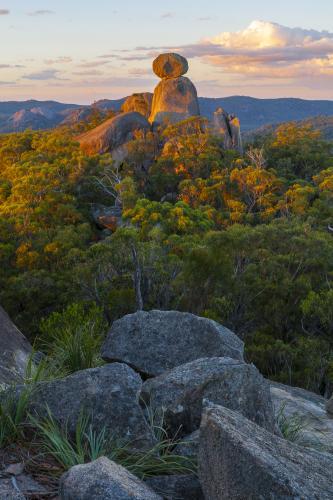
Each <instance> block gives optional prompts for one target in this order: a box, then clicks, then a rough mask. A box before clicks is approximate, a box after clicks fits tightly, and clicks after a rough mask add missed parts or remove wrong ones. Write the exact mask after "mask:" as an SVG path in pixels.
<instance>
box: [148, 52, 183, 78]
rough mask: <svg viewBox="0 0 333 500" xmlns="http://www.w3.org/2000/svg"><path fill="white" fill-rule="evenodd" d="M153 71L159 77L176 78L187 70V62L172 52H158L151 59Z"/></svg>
mask: <svg viewBox="0 0 333 500" xmlns="http://www.w3.org/2000/svg"><path fill="white" fill-rule="evenodd" d="M153 71H154V73H155V75H157V76H159V77H160V78H178V77H179V76H183V75H185V73H187V72H188V62H187V60H186V59H185V57H183V56H181V55H179V54H175V53H173V52H170V53H167V54H160V55H159V56H158V57H156V59H155V60H154V61H153Z"/></svg>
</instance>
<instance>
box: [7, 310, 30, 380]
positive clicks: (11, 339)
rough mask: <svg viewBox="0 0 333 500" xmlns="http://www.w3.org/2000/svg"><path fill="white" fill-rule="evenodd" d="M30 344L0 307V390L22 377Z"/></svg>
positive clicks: (27, 359) (28, 355)
mask: <svg viewBox="0 0 333 500" xmlns="http://www.w3.org/2000/svg"><path fill="white" fill-rule="evenodd" d="M31 351H32V348H31V345H30V344H29V342H28V341H27V339H26V338H25V337H24V335H22V333H21V332H20V331H19V330H18V329H17V328H16V326H15V325H14V323H13V322H12V321H11V320H10V318H9V316H8V314H7V313H6V312H5V311H4V310H3V309H2V307H0V390H1V389H2V388H5V387H6V386H8V385H9V384H11V383H16V382H20V381H22V379H23V376H24V373H25V370H26V367H27V363H28V361H29V357H30V355H31Z"/></svg>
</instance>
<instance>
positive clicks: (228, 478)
mask: <svg viewBox="0 0 333 500" xmlns="http://www.w3.org/2000/svg"><path fill="white" fill-rule="evenodd" d="M332 475H333V457H332V456H331V455H329V454H328V453H320V452H317V451H314V450H308V449H306V448H302V447H300V446H297V445H295V444H293V443H290V442H289V441H286V440H284V439H282V438H280V437H277V436H276V435H274V434H271V433H270V432H268V431H267V430H265V429H263V428H262V427H259V426H258V425H256V424H254V423H253V422H250V421H249V420H247V419H246V418H245V417H243V416H242V415H241V414H240V413H238V412H235V411H232V410H229V409H227V408H224V407H222V406H217V405H212V406H210V407H208V408H206V409H205V411H204V412H203V416H202V421H201V426H200V451H199V479H200V482H201V486H202V489H203V492H204V495H205V499H206V500H217V499H219V500H224V499H226V500H242V499H276V500H282V499H287V498H294V499H302V500H314V499H317V500H329V499H332V498H333V482H332Z"/></svg>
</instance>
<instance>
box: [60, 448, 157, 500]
mask: <svg viewBox="0 0 333 500" xmlns="http://www.w3.org/2000/svg"><path fill="white" fill-rule="evenodd" d="M59 496H60V499H61V500H162V497H161V496H159V495H158V494H157V493H155V492H154V491H153V490H152V489H151V488H150V487H149V486H147V485H146V484H145V483H143V482H142V481H140V480H139V479H138V478H137V477H135V476H133V474H131V473H130V472H129V471H128V470H126V469H125V468H124V467H122V466H121V465H118V464H116V463H114V462H112V461H111V460H109V459H108V458H106V457H101V458H99V459H97V460H95V461H94V462H91V463H89V464H84V465H76V466H74V467H72V468H71V469H69V471H68V472H66V473H65V474H64V475H63V476H62V477H61V479H60V487H59Z"/></svg>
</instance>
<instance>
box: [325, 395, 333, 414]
mask: <svg viewBox="0 0 333 500" xmlns="http://www.w3.org/2000/svg"><path fill="white" fill-rule="evenodd" d="M325 408H326V411H327V413H328V414H329V415H331V417H333V396H332V397H331V398H330V399H329V400H328V401H326V403H325Z"/></svg>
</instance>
